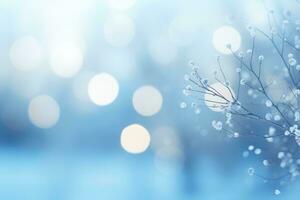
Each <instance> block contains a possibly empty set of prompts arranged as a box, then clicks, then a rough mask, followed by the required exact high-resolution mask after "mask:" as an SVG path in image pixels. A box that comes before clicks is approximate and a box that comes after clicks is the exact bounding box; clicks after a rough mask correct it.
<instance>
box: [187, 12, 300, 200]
mask: <svg viewBox="0 0 300 200" xmlns="http://www.w3.org/2000/svg"><path fill="white" fill-rule="evenodd" d="M274 14H275V13H274V11H271V12H269V13H268V21H269V28H268V30H262V29H260V28H257V27H253V26H249V27H248V31H249V33H250V34H249V35H250V36H248V38H249V40H251V46H250V48H249V49H248V50H246V51H245V53H244V52H236V51H233V50H232V48H231V45H230V44H227V45H226V47H227V51H226V54H228V52H230V54H229V56H232V58H233V60H235V62H236V66H235V73H236V77H237V80H235V81H230V80H229V79H228V78H227V76H226V70H225V69H226V68H225V67H224V66H223V64H222V58H221V57H218V58H217V65H218V70H217V71H214V73H213V79H212V80H211V79H207V78H205V77H203V76H202V75H201V72H200V71H201V70H200V69H201V66H199V65H198V64H197V63H195V62H194V61H191V62H190V63H189V64H190V66H191V73H190V74H188V75H185V76H184V79H185V80H186V81H187V82H188V85H187V86H186V88H185V89H184V91H183V93H184V94H185V95H187V96H189V97H191V98H193V99H194V100H195V104H197V105H198V106H197V108H199V105H206V106H207V107H208V108H210V109H211V110H212V111H214V112H219V113H221V114H222V115H223V116H224V118H223V120H213V121H212V127H213V128H214V129H215V130H217V131H220V132H222V133H224V134H225V135H226V136H228V137H230V138H233V137H236V138H237V137H239V138H248V137H251V138H254V141H260V142H261V143H262V144H264V145H262V147H263V148H257V147H254V146H253V145H249V147H248V149H247V150H246V151H244V153H243V156H244V157H248V156H249V154H253V155H256V156H258V157H259V158H260V159H261V162H260V163H261V165H262V166H263V167H269V168H273V169H275V170H273V171H275V172H276V173H275V175H274V174H272V175H271V176H264V175H262V174H260V173H259V170H256V169H255V168H253V167H251V168H249V170H248V174H249V175H251V176H257V177H260V178H262V179H264V180H265V181H267V182H270V181H278V182H280V183H281V184H282V183H286V182H289V181H291V180H294V179H295V177H297V176H299V174H300V159H299V158H300V154H299V153H300V152H299V146H300V122H299V121H300V104H299V103H300V101H299V99H300V98H299V95H300V72H299V70H300V65H299V64H298V63H299V61H298V60H299V58H300V24H299V23H298V22H299V20H297V19H295V18H293V17H292V16H291V15H290V14H289V15H288V16H285V17H283V18H284V19H282V20H281V23H279V22H278V19H277V18H276V17H275V16H274ZM263 49H268V51H266V53H264V54H262V52H263ZM272 62H273V63H272ZM226 67H227V68H228V67H231V66H226ZM282 87H283V89H282ZM201 103H202V104H201ZM241 124H250V125H249V126H248V127H247V126H243V125H241ZM274 193H275V194H276V195H279V194H280V191H279V190H278V189H276V190H275V192H274Z"/></svg>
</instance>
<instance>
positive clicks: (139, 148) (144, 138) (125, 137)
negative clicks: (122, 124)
mask: <svg viewBox="0 0 300 200" xmlns="http://www.w3.org/2000/svg"><path fill="white" fill-rule="evenodd" d="M120 140H121V146H122V147H123V149H124V150H125V151H127V152H128V153H132V154H139V153H143V152H144V151H146V149H147V148H148V147H149V145H150V140H151V138H150V134H149V132H148V131H147V129H146V128H144V127H143V126H141V125H139V124H132V125H129V126H127V127H126V128H124V129H123V131H122V133H121V139H120Z"/></svg>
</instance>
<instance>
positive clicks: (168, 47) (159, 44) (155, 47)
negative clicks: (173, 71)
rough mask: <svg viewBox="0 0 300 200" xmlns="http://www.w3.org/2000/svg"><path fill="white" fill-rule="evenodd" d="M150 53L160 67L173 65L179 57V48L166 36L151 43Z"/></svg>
mask: <svg viewBox="0 0 300 200" xmlns="http://www.w3.org/2000/svg"><path fill="white" fill-rule="evenodd" d="M149 51H150V55H151V56H152V58H153V59H154V61H155V62H157V63H158V64H160V65H168V64H170V63H172V62H173V61H174V60H175V58H176V56H177V47H176V46H175V45H174V44H172V43H171V42H170V40H169V39H168V38H167V37H165V36H160V37H157V38H155V39H154V40H153V41H150V43H149Z"/></svg>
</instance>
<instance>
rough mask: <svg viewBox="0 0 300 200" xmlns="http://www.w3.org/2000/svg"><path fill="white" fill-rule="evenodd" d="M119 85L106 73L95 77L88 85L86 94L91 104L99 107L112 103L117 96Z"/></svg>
mask: <svg viewBox="0 0 300 200" xmlns="http://www.w3.org/2000/svg"><path fill="white" fill-rule="evenodd" d="M118 93H119V84H118V82H117V80H116V79H115V78H114V77H113V76H111V75H110V74H107V73H101V74H97V75H95V76H94V77H93V78H92V79H91V80H90V81H89V84H88V94H89V97H90V99H91V100H92V102H94V103H95V104H97V105H99V106H105V105H108V104H110V103H112V102H113V101H114V100H115V99H116V98H117V96H118Z"/></svg>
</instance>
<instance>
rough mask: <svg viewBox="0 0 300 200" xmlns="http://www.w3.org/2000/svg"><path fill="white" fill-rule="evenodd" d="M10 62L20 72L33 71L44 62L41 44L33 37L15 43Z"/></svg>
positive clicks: (25, 37)
mask: <svg viewBox="0 0 300 200" xmlns="http://www.w3.org/2000/svg"><path fill="white" fill-rule="evenodd" d="M10 60H11V62H12V64H13V65H14V67H16V68H17V69H20V70H32V69H34V68H36V67H38V66H39V65H40V64H41V61H42V48H41V46H40V43H39V42H38V41H37V40H36V39H35V38H34V37H31V36H24V37H22V38H20V39H18V40H16V41H15V42H14V44H13V45H12V47H11V49H10Z"/></svg>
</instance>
